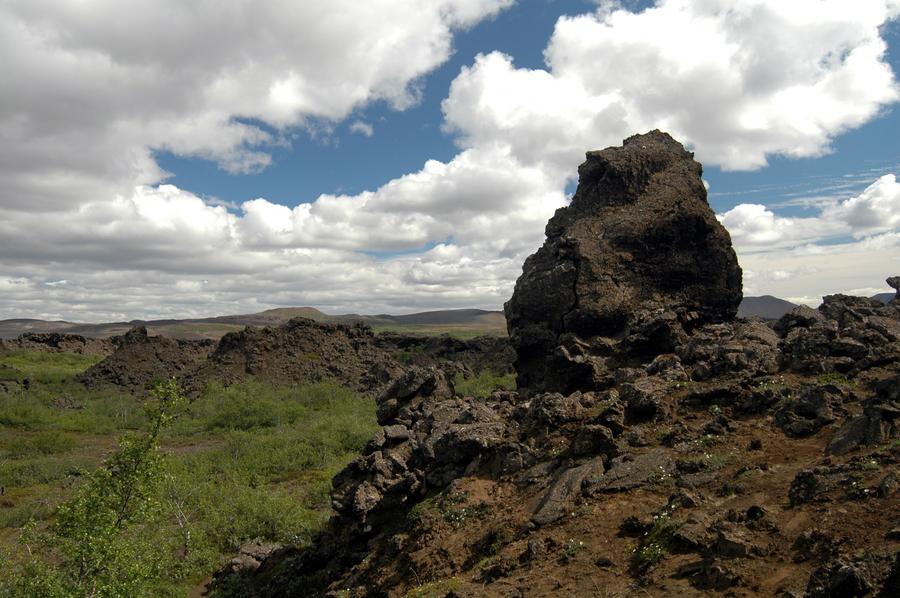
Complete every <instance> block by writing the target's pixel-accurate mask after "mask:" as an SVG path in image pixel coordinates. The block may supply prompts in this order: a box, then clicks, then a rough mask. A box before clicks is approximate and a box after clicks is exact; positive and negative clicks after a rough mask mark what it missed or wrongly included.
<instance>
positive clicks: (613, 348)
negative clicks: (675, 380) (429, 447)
mask: <svg viewBox="0 0 900 598" xmlns="http://www.w3.org/2000/svg"><path fill="white" fill-rule="evenodd" d="M702 171H703V170H702V167H701V166H700V164H699V163H698V162H696V161H694V159H693V154H691V153H690V152H687V151H685V149H684V147H682V145H681V144H680V143H678V142H677V141H675V140H674V139H672V137H670V136H669V135H668V134H666V133H661V132H659V131H652V132H650V133H647V134H646V135H635V136H633V137H630V138H629V139H626V140H625V143H624V145H623V146H622V147H610V148H607V149H605V150H602V151H593V152H588V153H587V161H586V162H584V163H583V164H582V165H581V166H579V168H578V175H579V183H578V190H577V191H576V192H575V196H574V197H573V199H572V203H571V205H569V206H568V207H565V208H561V209H560V210H558V211H557V213H556V215H555V216H554V217H553V218H552V219H551V220H550V222H549V223H548V224H547V240H546V242H545V243H544V245H543V247H541V248H540V249H539V250H538V251H537V253H535V254H534V255H532V256H531V257H529V258H528V259H527V260H526V261H525V266H524V271H523V273H522V276H521V277H520V278H519V280H518V282H517V283H516V288H515V293H514V294H513V296H512V299H510V301H509V302H508V303H507V304H506V317H507V323H508V328H509V335H510V339H511V341H512V343H513V346H514V347H515V349H516V353H517V356H518V359H517V368H516V369H517V370H518V373H519V386H521V387H527V388H530V389H534V390H555V391H560V392H568V391H572V390H576V389H588V388H596V387H602V386H608V385H609V384H610V382H611V378H610V373H611V371H612V369H613V367H615V366H618V365H623V363H622V362H623V361H627V360H628V358H629V357H631V356H633V355H637V356H639V357H645V356H647V355H656V354H660V353H666V352H669V351H672V350H673V348H674V347H675V345H676V344H678V342H679V341H681V340H683V338H684V336H685V331H690V330H692V329H693V328H696V327H697V326H699V325H702V324H706V323H710V322H720V321H724V320H728V319H731V318H733V317H734V316H735V314H736V313H737V308H738V305H739V304H740V302H741V269H740V267H739V266H738V263H737V258H736V256H735V254H734V250H733V249H732V248H731V238H730V237H729V235H728V232H727V231H726V230H725V229H724V228H723V227H722V225H721V224H719V222H718V221H717V220H716V217H715V215H714V214H713V212H712V210H711V209H710V208H709V205H708V204H707V201H706V189H705V187H704V186H703V181H702V179H701V174H702ZM610 359H613V360H614V361H615V362H616V363H615V364H609V363H607V362H608V361H609V360H610ZM610 366H613V367H610Z"/></svg>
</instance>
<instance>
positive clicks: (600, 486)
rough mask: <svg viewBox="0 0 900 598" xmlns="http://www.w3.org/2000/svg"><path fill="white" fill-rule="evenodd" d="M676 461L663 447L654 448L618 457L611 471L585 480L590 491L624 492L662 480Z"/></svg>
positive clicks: (612, 464)
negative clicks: (641, 453)
mask: <svg viewBox="0 0 900 598" xmlns="http://www.w3.org/2000/svg"><path fill="white" fill-rule="evenodd" d="M674 468H675V463H674V461H673V460H672V457H671V456H669V453H668V452H667V451H665V450H663V449H654V450H652V451H650V452H648V453H644V454H643V455H638V456H636V457H633V458H631V457H630V456H628V455H626V456H621V457H616V458H615V459H613V460H612V463H611V465H610V468H609V471H607V472H606V473H604V474H603V475H599V476H591V477H589V478H588V479H586V480H585V489H586V490H587V491H589V492H622V491H624V490H630V489H632V488H638V487H640V486H644V485H645V484H647V483H649V482H652V481H657V480H661V479H662V478H664V477H666V476H669V475H671V474H672V471H673V470H674Z"/></svg>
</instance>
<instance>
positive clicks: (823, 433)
mask: <svg viewBox="0 0 900 598" xmlns="http://www.w3.org/2000/svg"><path fill="white" fill-rule="evenodd" d="M700 172H701V170H700V165H699V164H697V163H696V162H694V161H693V159H692V157H691V155H690V154H689V153H688V152H686V151H684V149H683V148H682V147H681V145H679V144H678V143H677V142H675V141H674V140H673V139H672V138H671V137H669V136H668V135H665V134H663V133H659V132H652V133H649V134H647V135H643V136H637V137H632V138H630V139H628V140H626V141H625V145H624V147H621V148H610V149H606V150H603V151H600V152H592V153H590V154H588V160H587V162H586V163H585V164H583V165H582V166H581V169H580V175H581V182H580V186H579V189H578V192H577V193H576V196H575V198H574V200H573V201H572V205H570V206H569V207H568V208H565V209H563V210H561V211H559V212H558V213H557V214H556V216H555V217H554V218H553V219H552V220H551V222H550V224H549V225H548V227H547V242H546V244H545V245H544V246H543V247H542V248H541V249H540V250H539V251H538V252H537V253H536V254H535V255H534V256H532V257H531V258H529V259H528V261H527V263H526V264H525V268H524V273H523V275H522V277H521V278H520V279H519V281H518V284H517V285H516V291H515V295H514V296H513V298H512V299H511V300H510V302H509V303H508V305H507V312H506V313H507V318H508V325H509V330H510V335H511V337H512V342H513V344H514V347H515V349H516V352H517V363H516V369H517V373H518V377H519V383H520V386H519V388H518V390H517V391H502V390H497V391H494V392H493V393H491V395H490V396H487V397H468V396H460V395H459V394H458V393H457V392H455V390H454V388H453V376H452V375H451V374H452V371H447V370H445V369H440V368H434V367H421V366H417V367H412V368H409V369H408V370H407V371H406V373H405V374H404V375H403V376H401V377H400V378H398V379H397V380H395V381H394V382H393V383H392V384H390V385H388V386H387V388H386V389H385V391H384V392H383V393H381V394H380V395H379V396H378V398H377V399H376V403H377V417H378V423H379V424H380V425H381V426H382V428H381V429H380V430H379V431H378V432H376V434H375V435H374V436H373V438H372V439H371V440H370V441H369V443H368V444H367V445H366V446H365V448H364V449H363V450H362V454H361V455H360V456H359V457H358V458H357V459H355V460H354V461H353V462H352V463H350V464H349V465H348V466H347V467H346V468H345V469H344V470H343V471H342V472H340V473H339V474H338V475H337V476H335V478H334V479H333V487H332V493H331V499H332V508H333V515H334V516H333V517H332V519H331V520H330V522H329V524H328V525H327V527H326V528H325V529H324V530H323V531H322V532H321V533H320V534H318V536H317V537H316V538H315V540H314V541H313V543H312V545H311V546H308V547H304V548H298V547H290V546H284V547H275V546H270V547H267V548H266V549H265V550H263V549H262V548H260V546H258V545H251V546H249V547H245V548H244V549H242V551H241V554H240V556H239V557H238V558H236V559H235V560H234V561H232V562H231V563H230V564H229V565H228V566H227V567H226V568H224V569H223V570H222V571H220V572H219V574H218V575H216V577H215V580H214V582H213V583H212V584H211V587H210V590H211V592H212V594H213V595H214V596H227V597H231V596H241V597H242V598H244V597H257V596H258V597H263V596H265V597H266V598H272V597H289V596H348V597H350V598H375V597H379V598H380V597H385V596H389V597H392V598H393V597H400V596H410V595H433V596H444V597H451V596H459V597H462V596H466V597H468V596H472V597H474V596H478V597H481V596H497V597H501V596H504V597H505V596H529V597H532V596H583V595H589V594H594V593H608V594H610V595H623V596H624V595H631V594H633V593H634V592H635V588H637V587H638V586H641V587H643V588H645V593H647V594H648V595H665V596H688V595H690V596H694V595H698V596H706V595H709V594H710V592H713V591H718V592H724V591H728V592H729V593H730V594H729V595H735V596H757V595H762V596H776V595H777V596H798V595H801V594H802V593H804V592H805V594H804V595H806V596H811V597H824V596H862V595H879V596H897V595H900V518H898V514H900V443H898V439H900V390H898V389H900V300H897V299H895V300H894V301H893V302H891V304H889V305H885V304H883V303H881V302H879V301H876V300H873V299H865V298H862V297H848V296H844V295H832V296H828V297H825V298H824V303H823V304H822V306H821V307H820V308H819V309H818V310H814V309H810V308H808V307H805V306H803V307H798V308H796V309H795V310H793V311H792V312H791V313H789V314H787V315H785V316H784V317H782V318H781V319H780V320H779V321H778V322H777V323H775V324H774V325H773V326H768V325H766V324H765V323H764V322H762V321H759V320H752V319H751V320H747V319H740V318H735V317H734V316H735V312H736V310H737V307H738V303H739V302H740V299H741V272H740V269H739V268H738V265H737V262H736V260H735V256H734V253H733V251H732V249H731V244H730V241H729V237H728V234H727V232H725V230H723V229H722V227H721V226H719V224H718V223H717V222H716V220H715V218H714V216H713V214H712V212H711V211H710V209H709V207H708V206H707V204H706V201H705V192H704V189H703V185H702V181H701V179H700ZM889 284H890V285H891V286H893V287H894V288H898V287H900V279H897V278H891V279H889ZM773 571H775V572H777V575H773ZM879 592H880V593H879Z"/></svg>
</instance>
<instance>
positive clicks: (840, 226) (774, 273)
mask: <svg viewBox="0 0 900 598" xmlns="http://www.w3.org/2000/svg"><path fill="white" fill-rule="evenodd" d="M719 220H720V221H721V222H722V224H723V225H725V227H726V228H728V230H729V232H730V233H731V238H732V240H733V241H734V243H735V246H736V248H737V251H738V255H739V257H740V261H741V265H742V266H743V268H744V292H745V294H751V295H752V294H761V293H766V294H773V295H778V296H781V297H784V298H786V299H788V300H791V301H796V302H798V303H806V304H809V305H813V306H815V305H818V304H819V303H820V302H821V298H822V296H823V295H826V294H830V293H835V292H846V293H850V294H859V293H862V294H865V295H873V294H875V293H877V292H882V291H885V290H887V287H873V286H872V285H873V284H880V283H882V282H883V281H884V280H885V279H886V278H887V277H888V276H893V275H895V274H896V272H900V184H898V183H897V180H896V176H895V175H894V174H887V175H884V176H882V177H880V178H879V179H878V180H876V181H875V182H874V183H872V184H871V185H869V186H868V187H867V188H866V189H865V190H863V192H862V193H860V194H859V195H856V196H854V197H851V198H849V199H846V200H844V201H830V202H829V203H827V204H824V205H820V207H819V213H818V214H817V215H815V216H811V217H802V218H801V217H792V216H777V215H776V214H775V213H774V212H772V211H771V210H770V209H769V208H766V207H765V206H762V205H758V204H740V205H738V206H735V207H734V208H732V209H731V210H729V211H727V212H726V213H724V214H722V215H720V216H719ZM798 290H802V291H803V294H802V295H801V294H799V293H798Z"/></svg>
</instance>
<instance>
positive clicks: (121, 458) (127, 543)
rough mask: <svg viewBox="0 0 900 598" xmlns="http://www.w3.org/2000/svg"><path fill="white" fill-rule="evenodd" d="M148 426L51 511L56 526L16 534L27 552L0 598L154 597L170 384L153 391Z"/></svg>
mask: <svg viewBox="0 0 900 598" xmlns="http://www.w3.org/2000/svg"><path fill="white" fill-rule="evenodd" d="M154 396H155V397H156V399H157V401H155V402H150V403H148V404H147V405H146V408H147V414H148V420H149V422H150V423H149V427H148V430H147V431H146V432H145V433H144V434H143V435H140V436H125V437H122V439H121V440H120V448H119V450H118V451H117V452H115V453H113V455H111V456H110V457H109V459H107V460H106V462H105V463H104V465H103V467H101V468H99V469H97V470H95V471H94V472H93V473H91V474H89V475H88V476H86V478H85V480H84V482H83V483H82V484H81V485H80V486H79V487H78V488H77V489H76V490H75V493H74V495H73V496H72V497H71V498H70V499H68V500H67V501H65V502H64V503H63V504H61V505H60V506H59V508H58V509H57V510H56V514H55V515H56V517H55V522H54V523H53V525H52V526H50V527H49V528H48V529H46V530H44V531H41V532H38V531H37V529H36V527H35V526H34V525H33V524H31V525H29V526H27V527H26V529H25V531H24V532H23V534H22V539H21V543H22V545H23V547H24V550H25V552H26V553H27V555H28V556H27V557H26V558H22V559H21V560H20V561H19V562H20V568H19V569H18V570H17V571H15V572H14V573H13V575H11V576H10V580H9V581H8V582H5V583H4V585H5V586H6V587H5V588H4V589H3V590H0V593H6V594H9V595H15V594H16V593H19V594H20V595H47V596H76V595H77V596H110V597H113V596H158V595H161V593H162V592H161V587H160V583H159V582H160V580H161V576H162V574H163V572H164V571H166V567H167V565H168V564H169V561H170V560H171V554H172V553H171V550H170V547H169V546H168V545H167V542H166V541H165V540H166V539H165V538H164V537H162V536H161V535H160V533H159V530H160V527H159V525H158V518H159V515H160V512H161V508H160V502H159V485H160V482H161V479H162V476H163V467H162V456H161V454H160V452H159V450H158V438H159V432H160V430H161V429H162V427H163V426H164V425H166V424H167V423H169V421H170V420H171V418H172V413H173V409H174V408H175V406H176V405H177V403H178V402H179V401H180V400H181V395H180V393H179V391H178V388H177V386H176V385H175V383H174V381H173V382H170V383H168V384H165V385H160V386H158V387H157V388H156V389H155V390H154Z"/></svg>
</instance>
